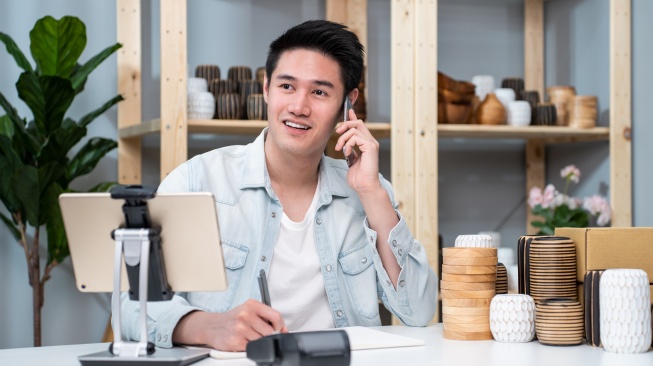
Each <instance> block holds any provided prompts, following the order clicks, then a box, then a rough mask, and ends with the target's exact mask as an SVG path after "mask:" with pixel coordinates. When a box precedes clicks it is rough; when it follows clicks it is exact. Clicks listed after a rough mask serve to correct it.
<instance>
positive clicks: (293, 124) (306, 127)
mask: <svg viewBox="0 0 653 366" xmlns="http://www.w3.org/2000/svg"><path fill="white" fill-rule="evenodd" d="M283 124H285V125H286V126H288V127H292V128H296V129H299V130H308V129H310V127H308V126H304V125H300V124H297V123H294V122H290V121H283Z"/></svg>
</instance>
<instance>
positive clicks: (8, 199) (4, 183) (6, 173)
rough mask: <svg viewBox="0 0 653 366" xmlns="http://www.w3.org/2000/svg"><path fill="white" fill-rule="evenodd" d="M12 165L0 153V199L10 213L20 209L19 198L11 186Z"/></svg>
mask: <svg viewBox="0 0 653 366" xmlns="http://www.w3.org/2000/svg"><path fill="white" fill-rule="evenodd" d="M14 170H15V168H14V165H13V164H11V163H10V162H9V161H8V159H7V157H6V156H4V155H0V177H2V179H0V200H2V202H3V203H4V204H5V206H6V207H7V210H8V211H9V212H11V213H13V212H18V211H21V204H20V200H19V199H18V197H17V196H16V193H15V191H14V189H13V187H12V180H11V179H10V177H12V176H13V175H14Z"/></svg>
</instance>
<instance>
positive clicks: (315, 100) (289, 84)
mask: <svg viewBox="0 0 653 366" xmlns="http://www.w3.org/2000/svg"><path fill="white" fill-rule="evenodd" d="M267 77H269V78H270V79H269V81H268V80H266V82H265V84H264V93H265V100H266V102H267V103H268V123H269V129H268V136H267V140H266V153H270V154H275V155H276V156H284V155H287V154H292V155H294V156H297V157H299V158H307V157H318V156H321V155H322V152H323V151H324V148H325V146H326V144H327V142H328V140H329V137H330V136H331V134H332V132H333V129H334V127H335V124H336V122H337V121H338V119H339V117H340V114H341V111H342V109H341V107H342V101H343V100H344V85H343V84H342V81H341V79H340V67H339V66H338V63H337V62H336V61H334V60H332V59H330V58H328V57H326V56H324V55H323V54H321V53H318V52H315V51H311V50H306V49H297V50H291V51H286V52H284V53H282V54H281V57H280V58H279V62H278V63H277V68H276V69H275V70H274V71H273V72H272V75H268V76H267ZM268 82H269V86H268ZM268 144H269V146H268Z"/></svg>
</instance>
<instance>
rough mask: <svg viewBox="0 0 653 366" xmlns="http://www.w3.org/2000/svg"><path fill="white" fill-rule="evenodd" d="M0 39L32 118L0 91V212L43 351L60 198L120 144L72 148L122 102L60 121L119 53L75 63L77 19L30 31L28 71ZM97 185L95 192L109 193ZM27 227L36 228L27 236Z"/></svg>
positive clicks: (61, 255) (79, 43) (60, 243)
mask: <svg viewBox="0 0 653 366" xmlns="http://www.w3.org/2000/svg"><path fill="white" fill-rule="evenodd" d="M0 40H1V41H2V42H3V43H4V45H5V46H6V48H7V52H8V53H9V54H10V55H11V56H13V58H14V60H15V61H16V63H17V64H18V66H19V67H20V68H21V69H22V70H23V71H22V73H21V74H20V76H19V77H18V81H17V82H16V89H17V91H18V97H19V98H20V99H21V100H23V101H24V102H25V104H27V106H28V107H29V109H30V110H31V112H32V114H33V116H32V119H30V120H28V119H26V118H22V117H21V116H19V115H18V113H17V111H16V109H15V108H14V107H13V106H12V105H11V104H10V103H9V102H8V101H7V99H6V98H5V96H4V95H3V94H2V93H0V106H2V109H4V111H5V113H6V115H3V116H0V177H2V178H1V179H0V200H1V201H2V203H3V204H4V205H5V207H6V208H7V211H8V212H9V214H10V217H7V216H5V215H2V214H1V213H0V219H1V220H2V221H3V222H4V224H5V225H6V226H7V227H8V228H9V230H10V231H11V233H12V234H13V235H14V237H15V238H16V240H17V241H18V243H19V245H21V246H22V248H23V249H24V251H25V259H26V261H27V271H28V277H29V284H30V286H31V287H32V294H33V311H34V345H35V346H40V345H41V309H42V307H43V288H44V285H45V283H46V282H47V281H48V279H50V275H51V272H52V269H53V268H54V267H55V266H57V265H58V264H60V263H62V262H63V261H64V260H65V259H66V257H68V255H69V254H70V252H69V250H68V242H67V240H66V235H65V232H64V226H63V221H62V218H61V211H60V209H59V202H58V197H59V194H61V193H63V192H70V191H71V189H70V183H71V182H72V181H73V180H74V179H75V178H77V177H79V176H82V175H85V174H88V173H90V172H91V171H92V170H93V169H94V168H95V166H96V165H97V163H98V162H99V161H100V159H101V158H102V157H104V156H105V155H106V154H107V153H108V152H109V151H111V150H113V149H114V148H115V147H116V146H117V144H116V142H115V141H114V140H110V139H106V138H99V137H95V138H91V139H89V140H88V141H87V142H86V143H85V144H84V145H83V146H82V147H81V148H80V149H79V150H78V151H77V153H76V154H74V155H73V156H69V155H70V150H71V149H72V148H73V147H74V146H75V145H77V143H78V142H80V140H81V139H82V138H83V137H84V136H85V135H86V133H87V126H88V125H89V124H90V123H91V122H93V120H94V119H95V118H96V117H98V116H100V115H101V114H102V113H104V112H105V111H107V110H108V109H109V108H111V107H112V106H113V105H114V104H116V103H118V102H120V101H121V100H122V99H123V98H122V97H121V96H120V95H117V96H115V97H113V98H111V99H110V100H108V101H107V102H106V103H104V105H102V106H101V107H99V108H97V109H95V110H93V111H91V112H90V113H88V114H87V115H85V116H83V117H82V118H80V119H79V121H75V120H73V119H71V118H69V117H65V115H66V111H67V110H68V108H69V107H70V105H71V104H72V102H73V100H74V99H75V96H77V95H78V94H79V93H81V92H82V91H83V90H84V84H85V83H86V80H87V77H88V75H89V74H90V73H91V72H92V71H93V70H94V69H95V68H96V67H97V66H98V65H99V64H101V63H102V62H103V61H104V60H105V59H106V58H107V57H109V56H110V55H111V54H113V53H114V52H115V51H116V50H117V49H119V48H120V47H121V45H120V44H118V43H116V44H114V45H112V46H109V47H107V48H105V49H104V50H103V51H101V52H100V53H98V54H97V55H95V56H93V57H92V58H91V59H90V60H88V61H87V62H86V63H84V64H79V63H78V59H79V57H80V55H81V54H82V51H83V50H84V48H85V47H86V27H85V26H84V23H83V22H82V21H81V20H79V19H78V18H75V17H70V16H66V17H63V18H61V19H59V20H56V19H54V18H52V17H50V16H46V17H44V18H42V19H39V20H38V21H37V22H36V24H35V25H34V28H33V29H32V30H31V32H30V50H31V54H32V57H33V58H34V61H35V63H36V67H35V68H33V67H32V65H31V64H30V62H29V61H28V60H27V59H26V57H25V55H24V54H23V52H22V51H21V50H20V49H19V48H18V47H17V45H16V43H15V42H14V41H13V40H12V38H11V37H9V36H8V35H6V34H4V33H1V32H0ZM111 185H112V183H101V184H99V185H97V186H96V187H95V188H93V189H92V190H93V191H102V190H106V189H108V188H109V187H110V186H111ZM28 226H31V227H33V228H34V231H33V237H32V238H31V239H30V238H29V236H28ZM42 228H45V229H46V231H47V247H48V248H47V253H48V254H47V261H46V266H45V269H44V270H43V271H41V261H40V258H39V239H40V237H41V235H40V231H41V229H42Z"/></svg>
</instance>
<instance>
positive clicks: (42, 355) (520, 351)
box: [0, 324, 653, 366]
mask: <svg viewBox="0 0 653 366" xmlns="http://www.w3.org/2000/svg"><path fill="white" fill-rule="evenodd" d="M376 329H379V330H382V331H385V332H388V333H393V334H400V335H404V336H408V337H414V338H420V339H423V340H424V341H425V342H426V346H423V347H407V348H394V349H383V350H366V351H355V352H353V353H352V362H351V365H352V366H363V365H365V366H368V365H378V366H383V365H393V366H396V365H402V364H404V365H478V366H480V365H490V366H491V365H497V366H509V365H519V366H524V365H529V366H537V365H543V366H544V365H546V366H563V365H574V366H581V365H602V366H605V365H615V366H621V365H629V366H639V365H642V366H643V365H646V366H651V365H653V351H649V352H647V353H640V354H634V355H628V354H616V353H610V352H607V351H605V350H604V349H601V348H595V347H590V346H588V345H586V344H581V345H578V346H566V347H554V346H545V345H543V344H541V343H539V342H537V341H532V342H529V343H501V342H495V341H451V340H447V339H443V338H442V324H437V325H434V326H431V327H427V328H410V327H402V326H395V327H377V328H376ZM106 349H107V344H103V343H94V344H82V345H71V346H54V347H42V348H16V349H7V350H0V360H2V364H3V365H25V366H36V365H39V366H41V365H49V366H72V365H79V361H77V357H78V356H81V355H86V354H89V353H95V352H100V351H104V350H106ZM407 362H408V363H407ZM194 365H198V366H209V365H228V366H237V365H238V366H239V365H255V364H254V363H253V362H251V361H250V360H247V359H240V360H228V361H218V360H215V359H212V358H207V359H204V360H202V361H200V362H197V363H195V364H194Z"/></svg>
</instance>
